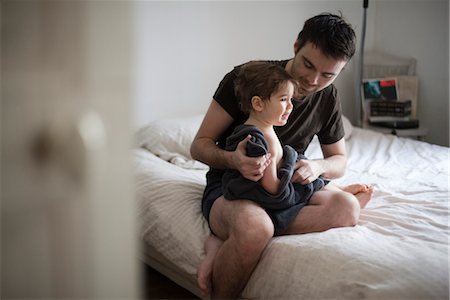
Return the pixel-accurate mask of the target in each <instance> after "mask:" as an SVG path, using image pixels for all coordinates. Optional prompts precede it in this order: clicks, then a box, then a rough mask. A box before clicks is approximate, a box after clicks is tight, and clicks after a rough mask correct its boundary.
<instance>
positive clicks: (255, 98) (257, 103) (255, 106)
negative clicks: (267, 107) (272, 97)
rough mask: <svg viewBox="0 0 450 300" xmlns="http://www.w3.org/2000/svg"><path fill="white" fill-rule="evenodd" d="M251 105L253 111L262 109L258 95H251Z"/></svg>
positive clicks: (262, 105) (261, 102)
mask: <svg viewBox="0 0 450 300" xmlns="http://www.w3.org/2000/svg"><path fill="white" fill-rule="evenodd" d="M252 107H253V109H254V110H255V111H262V110H263V109H264V103H263V100H262V99H261V98H260V97H258V96H253V97H252Z"/></svg>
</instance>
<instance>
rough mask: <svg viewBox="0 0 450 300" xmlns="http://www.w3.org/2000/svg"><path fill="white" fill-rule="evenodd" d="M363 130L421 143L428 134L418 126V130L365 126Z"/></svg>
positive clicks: (423, 128)
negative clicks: (415, 140)
mask: <svg viewBox="0 0 450 300" xmlns="http://www.w3.org/2000/svg"><path fill="white" fill-rule="evenodd" d="M363 128H364V129H369V130H373V131H376V132H381V133H385V134H393V135H396V136H398V137H405V138H413V139H417V140H419V141H421V140H422V138H423V137H425V136H426V135H427V134H428V128H426V127H423V126H419V127H418V128H409V129H397V128H387V127H381V126H373V125H367V124H365V125H364V126H363Z"/></svg>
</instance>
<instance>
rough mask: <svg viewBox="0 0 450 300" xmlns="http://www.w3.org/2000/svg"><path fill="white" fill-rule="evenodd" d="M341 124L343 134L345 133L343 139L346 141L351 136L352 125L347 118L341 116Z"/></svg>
mask: <svg viewBox="0 0 450 300" xmlns="http://www.w3.org/2000/svg"><path fill="white" fill-rule="evenodd" d="M342 123H343V124H344V132H345V135H344V138H345V139H346V140H348V139H349V138H350V137H351V136H352V131H353V125H352V123H351V122H350V121H349V119H347V117H346V116H344V115H342Z"/></svg>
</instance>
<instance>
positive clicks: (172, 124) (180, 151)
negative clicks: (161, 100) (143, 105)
mask: <svg viewBox="0 0 450 300" xmlns="http://www.w3.org/2000/svg"><path fill="white" fill-rule="evenodd" d="M203 117H204V115H203V114H200V115H195V116H190V117H180V118H170V119H163V120H155V121H152V122H150V123H149V124H147V125H145V126H143V127H142V128H140V129H139V130H138V131H137V133H136V142H137V145H136V146H137V147H140V148H145V149H147V150H149V151H150V152H152V153H153V154H155V155H157V156H159V157H161V158H162V159H164V160H166V161H169V162H171V163H173V164H176V165H179V166H181V167H184V168H189V169H192V168H194V169H206V168H207V166H206V165H204V164H202V163H200V162H198V161H196V160H193V159H192V156H191V154H190V147H191V143H192V141H193V140H194V137H195V135H196V133H197V131H198V128H199V127H200V124H201V122H202V120H203Z"/></svg>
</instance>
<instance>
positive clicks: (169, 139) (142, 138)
mask: <svg viewBox="0 0 450 300" xmlns="http://www.w3.org/2000/svg"><path fill="white" fill-rule="evenodd" d="M203 117H204V115H203V114H199V115H195V116H189V117H180V118H170V119H163V120H155V121H152V122H150V123H149V124H147V125H145V126H143V127H142V128H140V129H139V130H138V131H137V134H136V142H137V145H136V146H137V147H139V148H145V149H147V150H149V151H150V152H152V153H153V154H155V155H157V156H159V157H161V158H162V159H164V160H166V161H169V162H171V163H173V164H176V165H178V166H181V167H183V168H189V169H191V168H194V169H206V168H207V166H206V165H205V164H202V163H200V162H198V161H196V160H193V159H192V156H191V153H190V147H191V143H192V141H193V140H194V137H195V135H196V133H197V131H198V128H199V127H200V124H201V122H202V120H203ZM342 122H343V125H344V131H345V136H344V137H345V139H346V140H347V139H349V138H350V136H351V134H352V131H353V126H352V124H351V123H350V121H349V120H348V119H347V118H346V117H345V116H342Z"/></svg>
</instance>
